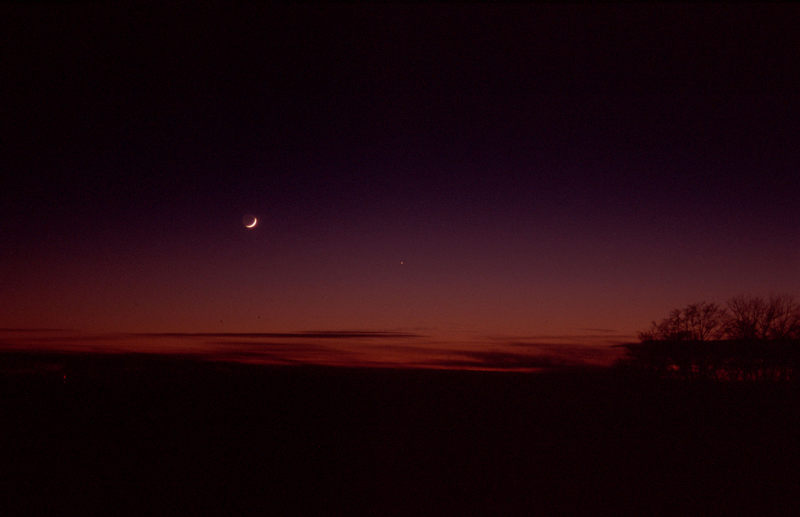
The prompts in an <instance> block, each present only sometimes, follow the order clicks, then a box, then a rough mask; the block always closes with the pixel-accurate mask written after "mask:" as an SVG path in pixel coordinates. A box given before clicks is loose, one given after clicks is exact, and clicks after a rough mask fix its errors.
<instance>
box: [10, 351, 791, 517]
mask: <svg viewBox="0 0 800 517" xmlns="http://www.w3.org/2000/svg"><path fill="white" fill-rule="evenodd" d="M0 371H1V372H3V373H2V377H0V379H1V381H0V390H2V393H0V395H2V400H1V401H0V416H1V417H2V431H1V433H2V434H0V437H2V440H0V458H2V459H0V462H1V463H0V494H2V501H0V505H2V506H1V507H2V508H6V509H7V510H4V511H2V512H0V513H2V514H3V515H32V514H44V513H46V514H49V515H65V514H84V515H85V514H88V513H108V514H118V513H120V512H122V513H135V514H139V515H158V514H164V513H170V514H179V515H194V514H206V513H218V514H230V515H236V514H240V513H249V512H251V511H252V512H253V513H256V512H257V513H259V514H267V515H287V514H300V515H320V514H323V515H325V514H353V513H370V514H374V515H393V514H401V515H508V514H524V515H537V514H576V513H591V514H595V515H603V514H605V515H613V514H620V513H625V514H637V515H661V514H676V515H708V514H724V515H730V514H758V515H770V514H780V515H784V514H785V515H789V514H793V513H794V511H795V510H796V507H797V504H798V503H799V502H800V481H798V477H797V474H796V471H797V467H798V459H800V453H799V452H798V444H797V437H798V434H799V433H798V429H800V426H799V425H798V424H800V404H799V403H798V401H800V396H799V395H800V393H799V392H798V389H797V386H796V385H759V386H754V385H720V384H717V385H709V384H704V385H701V384H687V383H678V382H665V381H654V380H645V379H641V378H636V377H634V376H631V375H629V374H623V373H622V372H621V371H619V370H617V369H610V370H595V371H568V372H559V373H551V374H535V375H531V374H508V373H503V374H497V373H474V372H473V373H470V372H447V371H391V370H348V369H330V368H312V367H257V366H245V365H228V364H211V363H200V362H196V361H193V360H191V359H181V358H157V357H148V356H99V355H95V356H78V355H73V356H69V355H60V356H55V355H43V354H19V353H3V354H0ZM65 373H66V376H67V377H66V382H65V381H64V377H63V375H64V374H65Z"/></svg>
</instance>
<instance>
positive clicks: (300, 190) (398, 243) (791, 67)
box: [0, 5, 800, 350]
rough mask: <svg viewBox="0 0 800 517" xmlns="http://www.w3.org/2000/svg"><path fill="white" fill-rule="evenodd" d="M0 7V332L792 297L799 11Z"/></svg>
mask: <svg viewBox="0 0 800 517" xmlns="http://www.w3.org/2000/svg"><path fill="white" fill-rule="evenodd" d="M0 14H2V16H0V18H2V19H3V21H2V24H3V30H2V31H1V32H2V35H3V36H2V37H3V40H2V42H1V43H2V45H1V46H2V48H3V49H4V54H5V55H4V59H3V60H4V69H5V70H6V73H5V75H6V77H7V80H6V81H5V82H6V83H7V84H6V85H5V86H4V94H3V96H2V100H1V101H0V103H1V104H0V105H2V107H3V113H4V115H3V119H4V122H3V129H2V141H3V149H4V151H3V154H4V158H3V161H4V165H3V169H4V170H5V171H6V173H7V174H5V175H4V176H6V179H4V180H3V184H2V185H3V188H2V194H1V195H2V197H1V198H0V200H2V203H0V210H2V213H1V214H0V215H2V220H1V222H0V241H1V242H2V250H3V251H2V254H0V275H2V276H1V277H0V301H1V302H2V307H3V310H2V311H0V327H7V328H41V327H57V328H68V329H75V330H77V331H81V332H87V333H125V332H137V333H151V332H155V333H162V332H212V333H219V332H226V333H231V332H248V333H253V332H260V333H281V332H296V331H308V330H326V331H341V330H369V331H393V332H398V331H401V332H414V333H420V334H424V335H425V336H436V339H443V340H447V341H448V342H450V341H453V340H456V341H458V340H462V341H463V342H465V343H466V342H469V343H473V344H474V343H485V349H486V350H494V349H493V348H492V346H493V345H492V343H493V341H492V340H491V339H493V338H491V336H495V337H497V336H502V338H499V339H501V340H504V341H503V342H510V341H513V340H514V339H518V338H520V337H522V338H524V337H525V336H534V335H539V336H541V335H546V336H561V337H563V336H577V337H576V338H575V340H576V341H577V342H581V343H588V342H592V338H588V337H587V338H581V337H580V335H582V334H591V332H590V331H586V330H582V329H595V328H601V329H608V330H610V331H611V332H612V333H614V334H619V335H628V334H633V333H635V331H636V330H639V329H642V328H644V327H646V326H647V325H648V323H649V322H650V320H653V319H658V318H660V317H662V316H664V315H665V313H666V312H667V311H668V310H669V309H671V308H673V307H676V306H680V305H683V304H685V303H689V302H693V301H699V300H708V301H725V300H726V299H727V298H729V297H730V296H733V295H736V294H740V293H749V294H760V295H768V294H770V293H788V294H794V295H798V294H800V232H798V228H800V211H798V199H800V175H798V170H800V169H799V168H798V165H800V137H799V136H798V135H800V98H798V93H797V92H798V91H800V65H798V63H800V55H799V54H800V51H798V49H800V36H798V31H797V30H796V27H797V26H800V9H798V8H797V7H795V6H790V5H783V6H752V5H749V6H746V5H741V6H738V5H737V6H719V5H717V6H689V7H687V6H661V7H651V6H647V7H640V6H618V7H614V6H601V7H589V6H578V5H575V6H568V7H561V6H543V7H527V6H510V7H477V6H474V7H473V6H470V7H463V6H462V7H457V6H442V7H436V8H429V7H425V6H413V7H403V8H384V7H371V6H364V5H359V6H348V7H339V8H325V9H323V8H319V7H292V8H288V7H287V8H267V7H244V8H242V7H236V8H232V7H229V6H222V5H220V6H212V7H203V8H201V9H198V10H192V11H186V12H181V11H180V10H178V9H172V8H163V7H159V6H156V5H153V6H149V7H136V8H125V9H123V8H121V7H100V6H68V7H62V6H49V5H48V6H46V5H38V6H35V7H27V6H24V5H10V6H8V5H7V6H3V7H2V13H0ZM248 213H252V214H254V215H256V216H258V218H259V221H260V222H259V225H258V227H256V228H255V229H254V230H246V229H244V228H243V225H242V216H243V215H244V214H248ZM465 335H468V336H469V337H468V338H466V337H463V336H465ZM426 339H428V338H426ZM559 339H560V338H559ZM428 341H430V339H428ZM551 341H552V340H551ZM556 341H558V339H557V340H556ZM559 342H562V341H559ZM470 346H475V347H478V346H479V345H477V344H474V345H470ZM476 350H477V349H476Z"/></svg>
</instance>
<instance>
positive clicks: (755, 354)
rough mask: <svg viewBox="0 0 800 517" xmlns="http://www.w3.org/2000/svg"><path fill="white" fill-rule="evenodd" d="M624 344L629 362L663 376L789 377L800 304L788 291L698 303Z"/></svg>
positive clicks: (794, 366)
mask: <svg viewBox="0 0 800 517" xmlns="http://www.w3.org/2000/svg"><path fill="white" fill-rule="evenodd" d="M624 346H625V348H626V349H627V351H628V353H627V357H626V359H625V364H627V365H630V366H634V367H636V368H638V369H640V370H642V371H646V372H649V373H652V374H655V375H657V376H661V377H674V378H682V379H716V380H767V379H770V380H788V379H792V378H795V376H796V372H797V371H798V366H799V365H800V362H799V361H798V358H800V304H798V302H797V301H795V299H794V298H793V297H792V296H789V295H781V296H772V297H770V298H768V299H765V298H761V297H757V296H737V297H735V298H732V299H731V300H729V301H728V303H727V304H726V306H725V307H721V306H719V305H717V304H714V303H706V302H699V303H694V304H690V305H687V306H686V307H683V308H681V309H675V310H673V311H671V312H670V314H669V315H668V316H667V317H666V318H664V319H663V320H661V321H660V322H658V323H656V322H653V323H652V325H651V327H650V329H648V330H646V331H644V332H641V333H640V334H639V343H629V344H627V345H624Z"/></svg>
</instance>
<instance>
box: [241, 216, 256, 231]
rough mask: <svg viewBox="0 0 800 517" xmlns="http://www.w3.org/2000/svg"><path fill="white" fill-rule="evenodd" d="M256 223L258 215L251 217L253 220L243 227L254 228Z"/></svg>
mask: <svg viewBox="0 0 800 517" xmlns="http://www.w3.org/2000/svg"><path fill="white" fill-rule="evenodd" d="M256 223H258V217H253V222H252V223H250V224H246V225H244V227H245V228H255V226H256Z"/></svg>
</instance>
